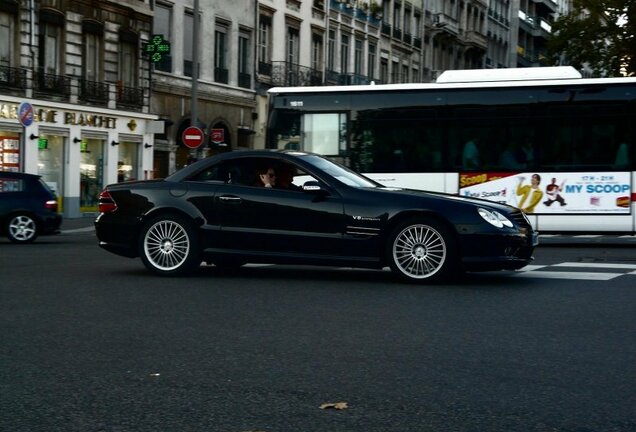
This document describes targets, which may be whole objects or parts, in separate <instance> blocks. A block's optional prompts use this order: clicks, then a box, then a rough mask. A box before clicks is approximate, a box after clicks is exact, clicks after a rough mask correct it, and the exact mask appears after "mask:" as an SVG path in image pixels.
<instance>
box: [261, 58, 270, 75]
mask: <svg viewBox="0 0 636 432" xmlns="http://www.w3.org/2000/svg"><path fill="white" fill-rule="evenodd" d="M258 73H259V74H261V75H266V76H271V75H272V64H271V63H266V62H262V61H259V62H258Z"/></svg>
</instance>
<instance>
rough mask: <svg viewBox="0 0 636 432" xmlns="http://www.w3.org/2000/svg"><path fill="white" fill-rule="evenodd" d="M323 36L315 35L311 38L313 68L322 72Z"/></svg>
mask: <svg viewBox="0 0 636 432" xmlns="http://www.w3.org/2000/svg"><path fill="white" fill-rule="evenodd" d="M322 45H323V44H322V35H318V34H314V35H313V36H312V38H311V68H312V69H313V70H316V71H321V70H322V66H323V64H322V55H323V54H322V52H323V50H322Z"/></svg>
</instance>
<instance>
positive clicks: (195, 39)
mask: <svg viewBox="0 0 636 432" xmlns="http://www.w3.org/2000/svg"><path fill="white" fill-rule="evenodd" d="M193 14H194V17H193V20H192V21H193V23H192V95H191V101H190V102H191V105H190V126H194V127H197V119H198V113H197V102H198V92H199V0H194V11H193ZM203 132H204V133H205V131H203ZM204 145H205V139H204V140H203V143H202V144H201V145H200V146H199V147H198V148H197V150H196V157H197V159H201V156H202V155H203V148H202V146H204Z"/></svg>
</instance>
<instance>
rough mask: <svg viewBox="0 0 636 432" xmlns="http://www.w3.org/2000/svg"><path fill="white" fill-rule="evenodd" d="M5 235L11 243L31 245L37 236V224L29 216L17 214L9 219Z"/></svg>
mask: <svg viewBox="0 0 636 432" xmlns="http://www.w3.org/2000/svg"><path fill="white" fill-rule="evenodd" d="M6 233H7V237H8V238H9V240H10V241H11V242H13V243H31V242H32V241H34V240H35V239H36V237H37V236H38V224H37V222H36V221H35V219H34V218H33V217H32V216H31V215H29V214H26V213H18V214H15V215H13V216H11V217H10V218H9V220H8V222H7V226H6Z"/></svg>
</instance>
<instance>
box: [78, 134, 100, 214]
mask: <svg viewBox="0 0 636 432" xmlns="http://www.w3.org/2000/svg"><path fill="white" fill-rule="evenodd" d="M80 153H81V162H80V211H82V212H95V211H97V200H98V198H99V194H100V193H101V190H102V187H103V183H104V182H103V179H104V140H101V139H87V138H84V139H82V142H81V143H80Z"/></svg>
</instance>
